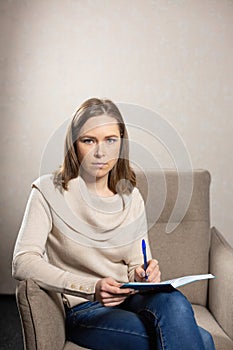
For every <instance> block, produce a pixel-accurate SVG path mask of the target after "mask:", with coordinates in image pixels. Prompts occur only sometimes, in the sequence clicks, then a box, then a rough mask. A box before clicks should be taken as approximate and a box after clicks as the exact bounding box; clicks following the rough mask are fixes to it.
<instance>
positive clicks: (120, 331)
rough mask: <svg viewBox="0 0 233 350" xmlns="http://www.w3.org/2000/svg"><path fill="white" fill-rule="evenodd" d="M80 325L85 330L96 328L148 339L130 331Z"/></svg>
mask: <svg viewBox="0 0 233 350" xmlns="http://www.w3.org/2000/svg"><path fill="white" fill-rule="evenodd" d="M78 325H79V326H80V327H83V328H94V329H101V330H105V331H111V332H117V333H124V334H132V335H136V336H139V337H143V338H147V336H146V335H143V334H141V333H137V332H135V331H133V332H129V331H124V330H118V329H115V328H108V327H98V326H87V325H85V324H83V323H79V322H78Z"/></svg>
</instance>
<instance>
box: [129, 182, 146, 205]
mask: <svg viewBox="0 0 233 350" xmlns="http://www.w3.org/2000/svg"><path fill="white" fill-rule="evenodd" d="M131 195H132V200H133V202H134V204H135V205H137V204H139V203H142V204H144V199H143V197H142V194H141V192H140V190H139V189H138V187H136V186H135V187H134V188H133V191H132V193H131Z"/></svg>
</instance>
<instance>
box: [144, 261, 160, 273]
mask: <svg viewBox="0 0 233 350" xmlns="http://www.w3.org/2000/svg"><path fill="white" fill-rule="evenodd" d="M158 266H159V263H158V261H157V260H155V259H151V260H150V261H149V262H148V266H147V269H146V275H147V276H150V274H151V273H152V272H153V271H154V269H156V268H157V267H158Z"/></svg>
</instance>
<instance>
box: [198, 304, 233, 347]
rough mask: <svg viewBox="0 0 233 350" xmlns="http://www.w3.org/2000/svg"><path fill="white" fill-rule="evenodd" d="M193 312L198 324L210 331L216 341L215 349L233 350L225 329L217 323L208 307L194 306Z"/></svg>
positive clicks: (232, 344) (232, 343)
mask: <svg viewBox="0 0 233 350" xmlns="http://www.w3.org/2000/svg"><path fill="white" fill-rule="evenodd" d="M193 310H194V313H195V317H196V320H197V323H198V325H199V326H201V327H202V328H204V329H206V330H207V331H209V332H210V333H211V334H212V336H213V339H214V343H215V347H216V349H218V350H232V349H233V342H232V340H231V339H230V338H229V337H228V335H227V334H226V333H225V332H224V331H223V329H222V328H221V327H220V326H219V324H218V323H217V322H216V320H215V318H214V317H213V316H212V314H211V313H210V312H209V311H208V310H207V308H206V307H204V306H201V305H193Z"/></svg>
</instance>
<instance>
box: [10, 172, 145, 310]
mask: <svg viewBox="0 0 233 350" xmlns="http://www.w3.org/2000/svg"><path fill="white" fill-rule="evenodd" d="M124 202H125V207H124V208H123V201H122V198H121V197H120V196H119V195H118V194H116V195H114V196H112V197H107V198H104V197H98V196H95V195H94V194H92V193H90V192H89V191H88V189H87V187H86V184H85V182H84V181H83V179H82V178H81V177H77V178H75V179H72V180H71V181H70V182H69V189H68V191H62V192H60V191H59V190H58V189H56V188H55V187H54V185H53V177H52V175H45V176H42V177H40V178H39V179H37V180H36V181H35V182H34V183H33V184H32V191H31V194H30V197H29V200H28V203H27V207H26V210H25V214H24V218H23V221H22V225H21V228H20V231H19V235H18V238H17V241H16V245H15V250H14V255H13V276H14V277H15V278H16V279H19V280H23V279H27V278H32V279H33V280H35V281H36V282H37V283H38V284H39V285H40V286H41V287H44V288H45V289H49V290H54V291H56V292H59V293H62V295H63V300H64V302H65V303H66V304H67V305H68V306H69V307H72V306H74V305H76V304H78V303H80V302H83V301H86V300H94V293H95V284H96V282H97V281H98V280H99V279H101V278H103V277H109V276H111V277H112V278H114V279H115V280H116V281H119V282H127V281H133V280H134V269H135V268H136V267H137V266H138V265H141V264H142V263H143V258H142V253H141V240H142V239H143V238H144V239H145V240H146V241H147V243H148V235H147V223H146V216H145V209H144V202H143V199H142V197H141V194H140V192H139V190H138V189H137V188H134V190H133V192H132V193H131V194H130V195H129V196H127V195H124ZM150 258H151V253H150V250H149V244H148V259H150Z"/></svg>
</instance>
